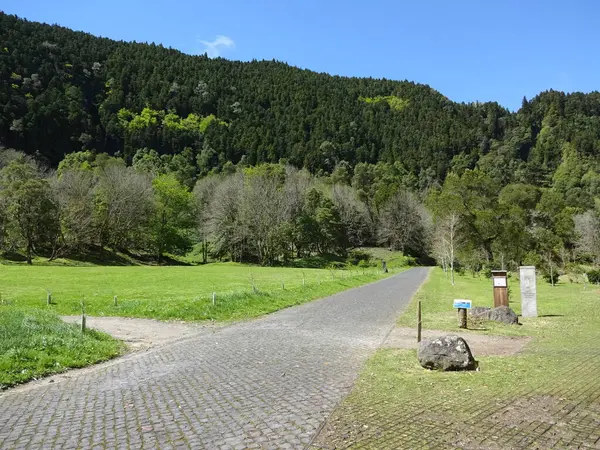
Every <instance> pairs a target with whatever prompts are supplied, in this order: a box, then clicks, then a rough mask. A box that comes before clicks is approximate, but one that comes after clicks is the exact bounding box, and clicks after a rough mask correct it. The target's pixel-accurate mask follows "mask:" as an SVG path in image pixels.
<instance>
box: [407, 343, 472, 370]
mask: <svg viewBox="0 0 600 450" xmlns="http://www.w3.org/2000/svg"><path fill="white" fill-rule="evenodd" d="M417 358H418V359H419V363H420V364H421V366H423V367H424V368H426V369H430V370H443V371H457V370H475V369H477V361H475V358H473V354H472V353H471V349H470V348H469V345H468V344H467V342H466V341H465V340H464V339H463V338H461V337H460V336H454V335H448V336H440V337H437V338H434V339H425V340H423V341H421V342H420V343H419V348H418V350H417Z"/></svg>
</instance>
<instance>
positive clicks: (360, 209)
mask: <svg viewBox="0 0 600 450" xmlns="http://www.w3.org/2000/svg"><path fill="white" fill-rule="evenodd" d="M331 200H332V202H333V204H334V205H335V207H336V208H337V210H338V211H339V213H340V218H341V219H342V222H343V224H344V228H345V229H346V235H347V240H348V243H349V244H350V246H351V247H360V246H361V245H364V243H365V242H367V241H368V240H369V239H370V238H371V237H372V236H373V234H374V228H375V227H374V225H373V223H372V222H371V216H370V214H369V211H368V209H367V206H366V205H365V204H364V203H363V202H362V201H360V200H359V199H358V198H357V196H356V191H355V190H354V189H352V188H351V187H350V186H347V185H344V184H334V185H333V186H332V187H331Z"/></svg>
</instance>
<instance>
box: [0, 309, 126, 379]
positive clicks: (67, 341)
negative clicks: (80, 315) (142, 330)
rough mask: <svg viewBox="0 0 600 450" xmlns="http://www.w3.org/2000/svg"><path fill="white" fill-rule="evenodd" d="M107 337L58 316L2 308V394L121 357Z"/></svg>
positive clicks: (116, 343) (120, 347) (119, 347)
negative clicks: (55, 375)
mask: <svg viewBox="0 0 600 450" xmlns="http://www.w3.org/2000/svg"><path fill="white" fill-rule="evenodd" d="M122 351H123V344H122V343H121V342H120V341H118V340H116V339H113V338H112V337H110V336H108V335H107V334H104V333H101V332H98V331H95V330H87V331H86V332H85V333H84V334H82V333H81V329H80V328H79V326H77V325H71V324H67V323H64V322H63V321H62V320H61V319H60V318H59V317H58V316H57V315H56V314H55V313H53V312H51V311H41V310H35V309H21V308H18V309H17V308H15V307H12V306H6V305H0V390H2V389H5V388H7V387H9V386H12V385H15V384H18V383H23V382H25V381H29V380H32V379H37V378H40V377H42V376H45V375H50V374H53V373H59V372H63V371H65V370H66V369H69V368H75V367H84V366H88V365H90V364H94V363H97V362H99V361H104V360H107V359H110V358H113V357H115V356H117V355H119V354H120V353H121V352H122Z"/></svg>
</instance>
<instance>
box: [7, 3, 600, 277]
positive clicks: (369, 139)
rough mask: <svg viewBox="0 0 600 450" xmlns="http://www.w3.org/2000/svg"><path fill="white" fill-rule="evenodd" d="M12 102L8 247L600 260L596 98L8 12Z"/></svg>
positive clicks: (478, 262) (469, 260)
mask: <svg viewBox="0 0 600 450" xmlns="http://www.w3.org/2000/svg"><path fill="white" fill-rule="evenodd" d="M0 106H1V109H0V144H2V146H3V147H4V150H3V151H2V152H1V153H0V202H2V206H3V208H2V211H1V212H0V248H2V249H3V251H5V252H6V253H10V252H14V251H18V252H22V253H24V254H26V255H27V257H28V258H30V257H31V256H32V255H33V254H35V253H44V254H49V255H52V256H53V257H56V256H58V255H61V254H73V253H78V254H85V253H86V252H88V251H90V249H92V248H113V249H119V250H122V251H138V252H147V253H149V254H152V255H155V256H156V259H158V260H160V259H161V257H162V255H164V254H168V253H174V254H178V253H185V252H187V251H189V250H190V248H192V247H193V246H194V245H195V246H196V248H197V249H200V251H201V252H202V256H203V259H204V260H207V259H208V258H209V256H210V257H218V258H227V259H232V260H239V261H254V262H259V263H261V264H276V263H286V262H289V261H291V260H294V259H297V258H303V257H308V256H310V255H319V254H321V255H338V256H340V257H346V256H347V255H348V254H349V252H350V253H351V255H354V256H355V258H354V259H355V260H356V258H357V257H360V254H359V253H358V252H352V250H353V249H356V248H359V247H361V246H366V245H385V246H388V247H392V248H396V249H400V250H403V251H405V252H406V253H410V254H412V255H414V256H419V257H434V258H436V259H437V261H438V262H439V263H440V264H443V265H444V266H456V267H461V268H469V269H471V270H480V269H482V268H490V267H492V266H494V267H500V266H505V267H515V266H516V265H519V264H524V263H528V264H536V265H539V266H540V267H542V268H543V269H544V270H545V271H546V272H548V274H549V277H550V279H554V277H555V275H556V273H560V272H561V271H565V270H570V268H573V267H575V266H576V265H578V264H580V263H586V264H592V263H596V262H598V260H600V239H599V238H598V236H599V235H600V222H599V219H598V213H599V211H600V203H598V202H597V199H600V175H599V170H600V93H598V92H594V93H590V94H582V93H573V94H564V93H562V92H556V91H548V92H543V93H541V94H539V95H538V96H537V97H535V98H533V99H530V100H528V99H526V98H524V99H523V102H522V107H521V108H520V110H519V111H517V112H516V113H513V112H510V111H508V110H507V109H505V108H503V107H502V106H500V105H498V104H497V103H470V104H464V103H455V102H453V101H451V100H449V99H447V98H446V97H444V96H443V95H442V94H440V93H438V92H436V91H435V90H433V89H431V88H430V87H428V86H425V85H421V84H417V83H413V82H408V81H391V80H385V79H370V78H369V79H364V78H345V77H337V76H330V75H327V74H319V73H315V72H311V71H309V70H301V69H298V68H294V67H291V66H289V65H286V64H284V63H280V62H276V61H252V62H237V61H228V60H224V59H221V58H217V59H210V58H208V57H207V56H205V55H201V56H192V55H186V54H183V53H181V52H179V51H177V50H174V49H168V48H164V47H162V46H160V45H154V44H139V43H126V42H117V41H113V40H109V39H104V38H98V37H94V36H91V35H89V34H85V33H81V32H74V31H71V30H69V29H66V28H62V27H59V26H49V25H44V24H39V23H34V22H28V21H26V20H22V19H20V18H17V17H15V16H10V15H5V14H2V13H0ZM356 255H358V256H356ZM350 259H352V258H350Z"/></svg>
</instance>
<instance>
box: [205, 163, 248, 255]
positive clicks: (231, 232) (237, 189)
mask: <svg viewBox="0 0 600 450" xmlns="http://www.w3.org/2000/svg"><path fill="white" fill-rule="evenodd" d="M243 190H244V176H243V175H242V174H241V173H236V174H233V175H230V176H228V177H225V178H224V179H223V180H222V181H221V182H220V183H219V185H218V186H217V187H216V189H215V190H214V194H213V197H212V199H211V201H210V204H209V207H208V214H207V216H206V217H207V231H208V236H209V238H210V241H211V244H212V247H213V251H214V253H215V254H216V255H217V256H219V257H222V256H225V255H226V254H227V253H229V254H230V255H231V259H232V260H235V259H237V258H242V257H243V254H244V244H245V239H246V233H245V230H244V228H243V226H242V225H241V221H240V220H239V214H240V199H241V197H242V193H243Z"/></svg>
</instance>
